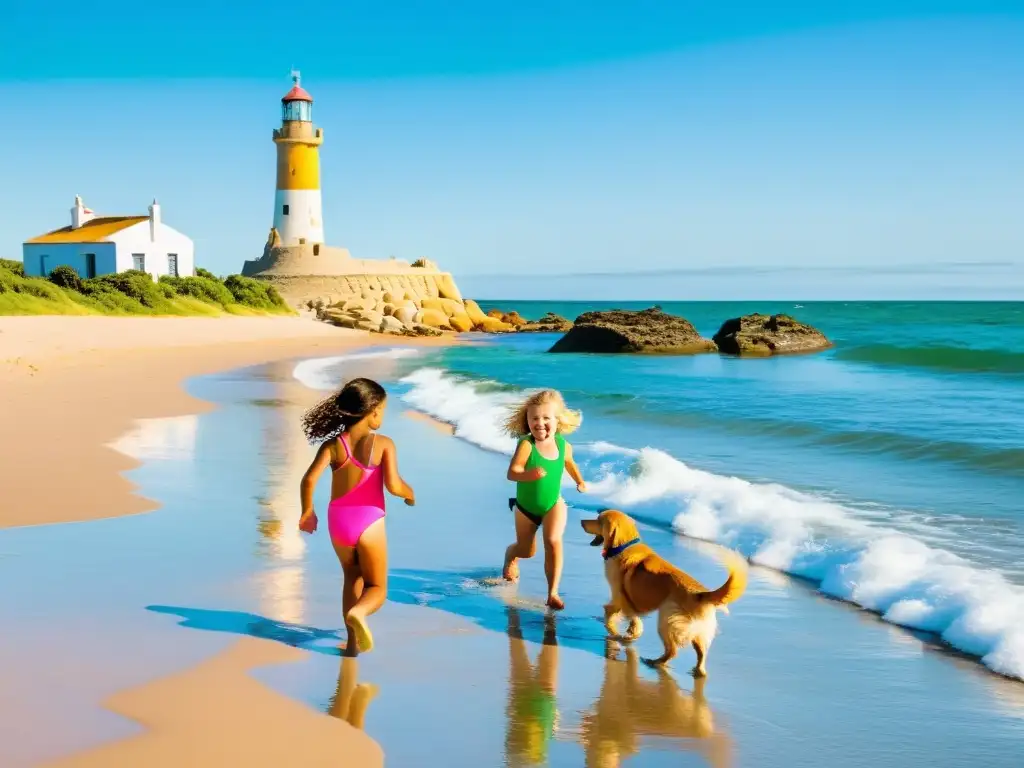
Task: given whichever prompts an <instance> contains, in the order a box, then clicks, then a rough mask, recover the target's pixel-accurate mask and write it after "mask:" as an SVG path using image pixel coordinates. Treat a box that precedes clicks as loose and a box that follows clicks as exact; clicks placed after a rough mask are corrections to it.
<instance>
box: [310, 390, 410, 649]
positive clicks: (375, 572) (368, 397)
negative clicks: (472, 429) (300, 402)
mask: <svg viewBox="0 0 1024 768" xmlns="http://www.w3.org/2000/svg"><path fill="white" fill-rule="evenodd" d="M387 396H388V395H387V392H385V391H384V387H382V386H381V385H380V384H378V383H377V382H375V381H372V380H370V379H353V380H352V381H350V382H349V383H348V384H346V385H345V386H344V388H343V389H342V390H341V391H340V392H338V393H336V394H334V395H331V396H330V397H328V398H326V399H325V400H322V401H321V402H320V403H318V404H317V405H315V406H313V407H312V408H310V409H309V411H307V412H306V413H305V415H303V417H302V429H303V431H304V432H305V433H306V438H307V439H308V440H309V441H310V442H311V443H312V442H316V441H317V440H321V441H323V442H322V443H321V445H320V449H319V450H318V451H317V452H316V457H315V458H314V459H313V463H312V464H310V465H309V469H307V470H306V474H304V475H303V476H302V483H301V485H300V496H301V499H302V517H300V518H299V530H301V531H303V532H305V533H313V532H314V531H316V528H317V517H316V512H314V511H313V489H314V488H315V487H316V483H317V480H319V479H320V474H321V473H322V472H323V471H324V469H325V468H326V467H327V466H330V468H331V503H330V505H329V506H328V507H327V532H328V533H329V534H330V537H331V544H333V545H334V551H335V552H336V553H337V555H338V560H339V561H341V569H342V571H343V573H344V584H343V586H342V599H341V606H342V611H343V613H344V616H345V627H346V630H347V633H348V642H347V643H346V644H345V651H346V653H347V654H348V655H351V656H354V655H356V654H357V652H365V651H369V650H370V649H372V648H373V635H372V634H371V633H370V628H369V627H368V626H367V623H366V617H367V616H369V615H370V614H371V613H375V612H376V611H377V610H378V609H380V607H381V606H382V605H383V604H384V599H385V598H386V597H387V588H388V547H387V538H386V537H385V533H384V489H385V488H387V489H388V491H389V492H390V493H391V494H392V495H394V496H398V497H399V498H402V499H405V503H406V504H408V505H409V506H410V507H411V506H412V505H413V504H415V503H416V496H415V494H414V493H413V490H412V488H410V487H409V484H408V483H406V482H405V481H404V480H403V479H402V478H401V476H400V475H399V474H398V453H397V450H396V449H395V444H394V443H393V442H392V441H391V439H390V438H388V437H385V436H384V435H378V434H377V433H376V430H377V429H379V428H380V425H381V422H382V421H383V419H384V408H385V406H386V405H387Z"/></svg>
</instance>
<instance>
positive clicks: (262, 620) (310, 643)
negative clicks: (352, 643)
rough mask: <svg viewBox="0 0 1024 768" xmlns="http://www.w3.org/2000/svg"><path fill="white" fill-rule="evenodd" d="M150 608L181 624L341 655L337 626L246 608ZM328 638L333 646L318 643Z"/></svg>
mask: <svg viewBox="0 0 1024 768" xmlns="http://www.w3.org/2000/svg"><path fill="white" fill-rule="evenodd" d="M146 610H147V611H153V612H155V613H166V614H170V615H171V616H177V617H178V618H180V619H181V621H179V622H178V624H179V625H180V626H182V627H189V628H190V629H202V630H205V631H207V632H224V633H227V634H230V635H249V637H258V638H261V639H263V640H273V641H274V642H277V643H283V644H284V645H290V646H292V647H294V648H301V649H303V650H305V651H311V652H313V653H322V654H325V655H327V656H340V655H341V650H340V646H341V635H340V634H339V632H338V630H336V629H317V628H316V627H307V626H304V625H302V624H289V623H288V622H286V621H275V620H274V619H268V618H266V617H265V616H259V615H257V614H255V613H245V612H244V611H215V610H209V609H206V608H183V607H180V606H174V605H147V606H146ZM324 641H326V642H327V643H329V645H320V646H318V645H316V643H319V642H324Z"/></svg>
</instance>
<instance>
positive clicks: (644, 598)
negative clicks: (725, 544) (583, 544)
mask: <svg viewBox="0 0 1024 768" xmlns="http://www.w3.org/2000/svg"><path fill="white" fill-rule="evenodd" d="M580 523H581V525H582V526H583V530H584V531H586V532H587V533H589V534H591V535H592V536H593V537H594V540H593V541H592V542H591V546H595V547H597V546H601V545H604V549H603V554H604V560H605V566H604V574H605V578H606V579H607V580H608V587H609V588H610V589H611V600H610V601H609V602H608V604H607V605H605V607H604V625H605V628H606V629H607V630H608V634H610V635H612V636H613V637H620V635H619V634H618V629H617V628H616V626H615V622H616V620H617V619H618V618H619V617H620V616H625V617H626V618H628V619H629V628H628V629H627V630H626V634H625V636H624V637H622V639H624V640H627V641H629V640H635V639H637V638H638V637H640V634H641V633H642V632H643V623H642V622H641V620H640V617H641V616H646V615H647V614H649V613H652V612H653V611H658V636H659V637H660V638H661V642H662V643H663V644H664V646H665V652H664V653H663V654H662V655H661V656H659V657H658V658H657V659H644V662H645V663H647V664H650V665H651V666H661V665H663V664H666V663H668V662H669V661H671V660H672V659H673V658H675V655H676V654H677V653H678V652H679V648H680V647H681V646H684V645H686V644H687V643H689V644H691V645H692V646H693V650H694V651H695V652H696V653H697V665H696V666H695V667H694V668H693V675H694V677H704V676H705V675H706V674H707V669H706V667H705V660H706V658H707V654H708V648H710V646H711V641H712V640H714V638H715V632H716V631H717V629H718V618H717V616H716V611H717V610H723V609H724V607H725V605H726V604H728V603H731V602H732V601H733V600H736V599H737V598H738V597H739V596H740V595H742V594H743V592H744V590H745V589H746V588H747V563H746V561H745V560H744V559H743V558H742V557H741V556H740V555H739V554H737V553H735V552H731V551H730V552H728V554H727V556H726V558H725V566H726V567H727V568H728V569H729V577H728V578H727V579H726V580H725V583H724V584H723V585H722V586H720V587H719V588H718V589H713V590H709V589H708V588H707V587H705V586H704V585H703V584H701V583H700V582H699V581H697V580H696V579H694V578H693V577H692V576H690V575H689V574H686V573H684V572H683V571H681V570H679V569H678V568H676V567H675V566H674V565H672V563H670V562H668V561H667V560H665V559H664V558H663V557H661V556H660V555H658V553H656V552H655V551H654V550H653V549H651V548H650V547H648V546H647V545H646V544H644V543H642V542H641V541H640V533H639V531H638V530H637V527H636V523H635V522H633V518H631V517H630V516H629V515H627V514H625V513H623V512H620V511H618V510H616V509H606V510H604V511H603V512H602V513H601V514H600V515H598V516H597V518H596V519H592V520H581V521H580Z"/></svg>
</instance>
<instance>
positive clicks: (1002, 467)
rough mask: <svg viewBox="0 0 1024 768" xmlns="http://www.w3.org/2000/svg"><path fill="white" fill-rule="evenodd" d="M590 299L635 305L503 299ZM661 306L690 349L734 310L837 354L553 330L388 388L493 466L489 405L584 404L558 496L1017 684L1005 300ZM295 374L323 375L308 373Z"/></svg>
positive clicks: (1013, 420) (498, 343)
mask: <svg viewBox="0 0 1024 768" xmlns="http://www.w3.org/2000/svg"><path fill="white" fill-rule="evenodd" d="M481 305H482V306H483V307H484V309H485V310H486V309H488V308H489V307H490V306H491V305H489V304H488V303H487V302H481ZM602 306H604V307H610V306H624V307H627V308H629V307H633V308H641V307H643V306H645V305H644V304H632V305H630V304H628V303H625V304H621V303H620V304H616V305H612V304H604V305H600V304H581V303H575V304H567V303H543V302H532V303H531V302H502V303H501V307H502V308H503V309H516V310H518V311H519V312H520V313H521V314H523V315H524V316H527V317H538V316H540V315H542V314H543V313H545V312H548V311H551V312H556V313H558V314H561V315H564V316H567V317H570V318H572V317H575V316H576V315H577V314H579V313H580V312H581V311H584V310H587V309H596V308H601V307H602ZM662 306H663V308H664V309H665V310H666V311H668V312H671V313H675V314H680V315H682V316H684V317H686V318H688V319H689V320H690V321H691V322H693V323H694V325H695V326H696V327H697V329H698V330H699V331H700V332H702V333H703V334H704V335H707V336H710V335H712V334H713V333H714V332H715V330H717V328H718V326H719V324H720V323H721V322H722V321H724V320H725V319H727V318H729V317H733V316H736V315H739V314H743V313H746V312H751V311H755V310H757V311H762V312H789V313H791V314H793V315H795V316H796V317H797V318H798V319H801V320H804V321H806V322H809V323H811V324H813V325H815V326H817V327H818V328H820V329H821V330H822V331H824V332H825V334H826V335H827V336H828V337H829V338H830V339H832V340H833V341H834V342H835V348H834V349H831V350H828V351H826V352H823V353H820V354H816V355H812V356H801V357H788V358H774V359H768V360H737V359H730V358H725V357H720V356H718V355H702V356H694V357H649V356H644V357H623V356H605V355H551V354H547V353H546V350H547V349H548V348H549V347H550V346H551V344H552V343H553V342H554V340H555V338H556V337H555V336H550V335H532V334H521V335H510V336H506V337H488V338H487V339H486V340H485V341H483V342H482V343H478V344H474V345H472V346H463V347H454V348H448V349H444V350H440V351H436V352H427V353H419V354H416V353H408V352H403V353H401V355H402V356H401V357H400V362H401V364H402V366H403V375H401V376H398V377H397V378H398V379H399V382H398V383H397V388H398V390H399V392H400V393H401V395H402V397H403V399H404V400H405V402H406V403H408V404H410V405H412V406H413V407H415V408H417V409H419V410H421V411H424V412H426V413H428V414H431V415H433V416H435V417H437V418H440V419H442V420H445V421H448V422H450V423H452V424H454V425H455V426H456V434H457V436H459V437H461V438H462V439H464V440H466V441H468V442H470V443H472V444H475V445H476V446H478V447H480V448H482V449H485V450H488V451H497V452H499V453H507V452H508V451H509V450H510V449H511V442H510V440H509V439H508V438H507V437H504V436H503V435H502V434H501V433H500V430H499V429H498V424H499V423H500V418H501V414H502V412H503V409H504V408H505V407H506V406H507V405H508V404H509V403H512V402H515V401H516V400H517V399H518V398H520V397H521V396H522V392H523V391H524V390H527V389H531V388H536V387H541V386H544V387H554V388H557V389H559V390H561V391H562V392H563V394H564V395H565V397H566V399H567V401H568V402H569V404H570V406H571V407H574V408H579V409H581V410H582V411H583V413H584V425H583V427H582V428H581V429H580V431H579V432H578V433H577V434H576V435H575V436H574V437H573V442H574V444H575V445H577V446H578V448H579V452H580V456H581V457H582V460H583V462H584V466H585V468H586V472H587V475H588V477H589V479H590V482H591V486H592V493H591V494H590V495H589V496H588V497H577V496H576V494H575V491H574V490H573V491H571V492H568V496H569V500H570V502H571V503H579V504H584V505H586V504H591V505H598V506H600V505H614V506H618V507H621V508H624V509H626V510H627V511H629V512H631V513H632V514H634V515H637V516H640V517H641V518H643V519H645V520H648V521H650V522H652V523H654V524H658V525H663V526H665V527H666V528H671V529H674V530H675V531H677V532H680V533H684V534H686V535H688V536H691V537H694V538H699V539H706V540H710V541H715V542H719V543H723V544H727V545H729V546H733V547H736V548H738V549H740V550H741V551H742V552H743V553H744V554H746V555H748V556H749V557H750V558H751V559H752V560H753V562H755V563H759V564H762V565H765V566H768V567H771V568H774V569H776V570H779V571H783V572H786V573H789V574H792V575H797V576H800V577H804V578H807V579H809V580H810V581H811V582H812V583H813V584H815V586H816V587H817V588H818V589H820V590H821V591H822V592H824V593H825V594H828V595H829V596H833V597H838V598H840V599H843V600H846V601H849V602H852V603H854V604H856V605H859V606H862V607H864V608H867V609H869V610H872V611H876V612H878V613H880V614H882V615H883V617H884V618H885V619H886V620H888V621H890V622H892V623H895V624H899V625H903V626H907V627H911V628H914V629H920V630H926V631H929V632H935V633H937V634H938V635H939V636H941V637H942V638H943V639H944V640H945V641H946V642H947V643H949V644H950V645H952V646H954V647H955V648H957V649H959V650H962V651H964V652H965V653H968V654H971V655H973V656H976V657H978V658H980V659H982V660H983V661H984V663H985V664H987V665H988V666H989V667H990V668H992V669H993V670H996V671H999V672H1001V673H1004V674H1008V675H1011V676H1015V677H1024V592H1022V585H1024V304H1021V303H934V304H924V303H919V304H913V303H807V304H803V305H794V304H792V303H764V302H762V303H758V304H756V305H755V304H745V303H712V302H708V303H680V304H672V303H666V304H663V305H662ZM410 355H411V356H410ZM314 369H315V370H314ZM318 377H319V378H318ZM332 377H333V378H332ZM302 378H304V380H305V381H307V383H312V384H313V385H314V386H316V385H318V381H319V385H320V386H327V385H329V384H331V383H332V382H333V383H336V380H337V378H338V375H337V371H334V372H332V369H331V364H330V363H329V362H327V363H318V364H317V365H316V366H313V367H311V368H310V370H309V371H307V372H306V374H305V375H304V377H302Z"/></svg>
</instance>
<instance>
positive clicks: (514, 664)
mask: <svg viewBox="0 0 1024 768" xmlns="http://www.w3.org/2000/svg"><path fill="white" fill-rule="evenodd" d="M505 610H506V612H507V615H508V653H509V680H508V705H507V707H506V710H505V715H506V722H507V726H506V730H505V757H506V761H507V765H509V766H520V765H523V766H525V765H544V764H546V763H547V753H548V744H549V742H550V741H551V737H552V736H553V735H554V732H555V729H556V728H557V723H558V710H557V707H556V700H555V693H556V691H557V689H558V640H557V638H556V637H555V617H554V616H553V615H552V614H547V615H545V616H544V635H543V642H542V645H541V648H540V652H539V653H538V654H537V663H536V665H534V664H532V663H531V662H530V656H529V653H528V651H527V647H526V641H525V640H524V639H523V630H522V623H521V615H520V612H519V609H518V608H515V607H514V606H511V605H509V606H507V607H506V609H505Z"/></svg>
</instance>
